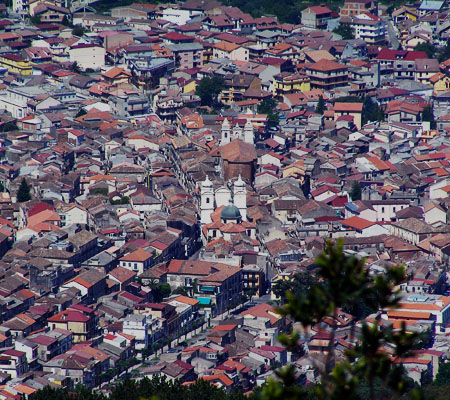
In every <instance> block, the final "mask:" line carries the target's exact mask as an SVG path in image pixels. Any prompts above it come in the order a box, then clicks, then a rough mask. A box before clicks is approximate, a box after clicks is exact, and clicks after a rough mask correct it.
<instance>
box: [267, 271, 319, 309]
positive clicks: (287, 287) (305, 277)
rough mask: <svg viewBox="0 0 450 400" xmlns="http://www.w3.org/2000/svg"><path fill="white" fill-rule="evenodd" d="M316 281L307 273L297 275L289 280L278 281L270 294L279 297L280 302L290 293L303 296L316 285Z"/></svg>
mask: <svg viewBox="0 0 450 400" xmlns="http://www.w3.org/2000/svg"><path fill="white" fill-rule="evenodd" d="M317 284H318V281H317V278H315V277H314V276H313V275H311V274H309V273H301V272H299V273H297V274H295V275H294V276H293V277H292V278H291V279H289V280H285V279H280V280H278V281H276V282H275V284H274V285H273V287H272V293H273V294H274V295H276V296H277V297H279V298H280V299H281V301H282V302H284V301H285V300H286V293H287V292H290V293H292V294H294V295H295V296H303V295H304V294H305V293H306V292H307V291H308V290H309V289H310V288H311V286H312V285H317Z"/></svg>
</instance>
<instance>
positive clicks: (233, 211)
mask: <svg viewBox="0 0 450 400" xmlns="http://www.w3.org/2000/svg"><path fill="white" fill-rule="evenodd" d="M220 218H222V219H225V220H227V219H241V212H240V211H239V208H237V207H236V206H235V205H234V204H233V203H232V202H231V201H230V204H229V205H228V206H226V207H225V208H224V209H223V210H222V213H221V214H220Z"/></svg>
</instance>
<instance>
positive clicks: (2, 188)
mask: <svg viewBox="0 0 450 400" xmlns="http://www.w3.org/2000/svg"><path fill="white" fill-rule="evenodd" d="M4 191H5V185H3V182H0V192H4Z"/></svg>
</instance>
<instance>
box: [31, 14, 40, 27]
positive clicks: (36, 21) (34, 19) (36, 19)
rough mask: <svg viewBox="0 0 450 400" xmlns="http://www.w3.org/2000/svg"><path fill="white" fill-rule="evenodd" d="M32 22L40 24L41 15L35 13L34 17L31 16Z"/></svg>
mask: <svg viewBox="0 0 450 400" xmlns="http://www.w3.org/2000/svg"><path fill="white" fill-rule="evenodd" d="M30 22H31V23H32V24H33V25H39V24H40V23H41V22H42V21H41V17H40V16H38V15H34V16H33V17H30Z"/></svg>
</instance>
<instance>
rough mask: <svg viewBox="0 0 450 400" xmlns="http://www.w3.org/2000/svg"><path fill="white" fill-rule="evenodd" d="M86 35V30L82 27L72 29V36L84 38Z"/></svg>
mask: <svg viewBox="0 0 450 400" xmlns="http://www.w3.org/2000/svg"><path fill="white" fill-rule="evenodd" d="M85 33H86V29H85V28H83V27H82V26H76V27H75V28H73V29H72V36H77V37H82V36H84V34H85Z"/></svg>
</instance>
